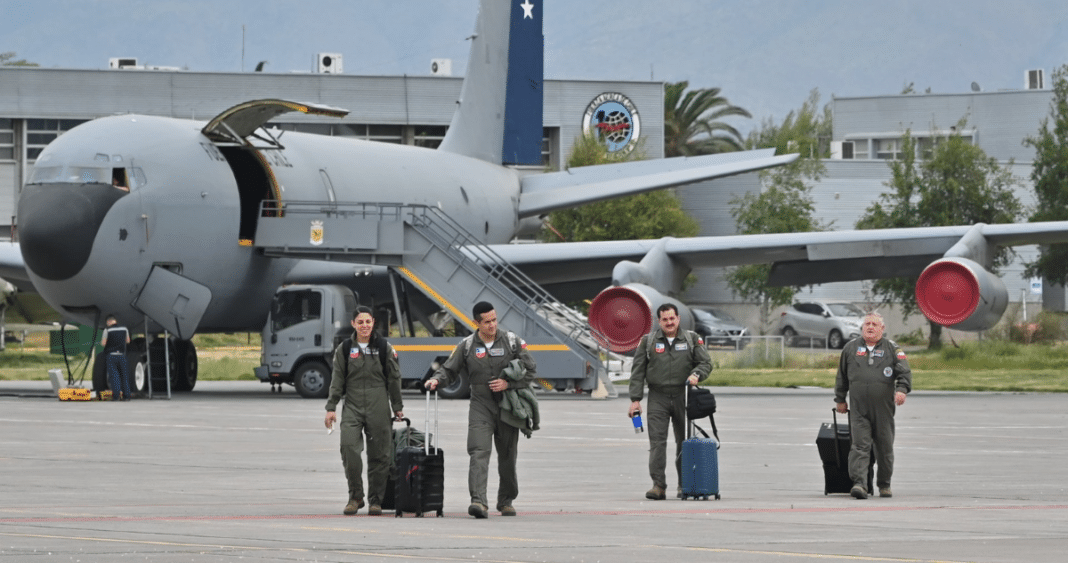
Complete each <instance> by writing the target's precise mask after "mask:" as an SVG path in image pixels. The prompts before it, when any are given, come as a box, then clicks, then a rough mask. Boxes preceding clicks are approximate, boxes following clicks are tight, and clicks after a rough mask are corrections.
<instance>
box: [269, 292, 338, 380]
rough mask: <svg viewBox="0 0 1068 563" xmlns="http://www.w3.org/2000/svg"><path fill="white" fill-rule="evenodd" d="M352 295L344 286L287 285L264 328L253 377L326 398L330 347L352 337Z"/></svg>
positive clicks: (275, 298)
mask: <svg viewBox="0 0 1068 563" xmlns="http://www.w3.org/2000/svg"><path fill="white" fill-rule="evenodd" d="M355 310H356V296H355V295H354V294H353V293H352V290H351V289H349V288H347V287H345V286H342V285H290V286H284V287H282V288H279V290H278V291H277V292H276V293H275V296H274V300H273V301H272V302H271V312H270V316H269V317H268V318H267V324H266V325H265V326H264V327H263V356H262V358H261V361H260V364H261V365H260V367H258V368H256V370H255V372H256V377H257V378H258V379H259V380H260V381H263V382H266V383H271V384H272V390H273V389H274V385H276V384H277V385H278V389H279V390H281V385H282V384H283V383H289V384H292V385H293V386H294V387H296V389H297V392H298V393H300V395H301V396H302V397H314V398H324V397H326V395H327V394H328V393H329V391H330V369H331V365H330V364H331V357H332V354H333V351H334V348H336V347H337V345H338V344H340V343H341V342H342V341H343V340H345V339H346V338H348V337H349V336H351V334H352V325H351V324H350V322H349V321H350V319H351V318H352V312H353V311H355Z"/></svg>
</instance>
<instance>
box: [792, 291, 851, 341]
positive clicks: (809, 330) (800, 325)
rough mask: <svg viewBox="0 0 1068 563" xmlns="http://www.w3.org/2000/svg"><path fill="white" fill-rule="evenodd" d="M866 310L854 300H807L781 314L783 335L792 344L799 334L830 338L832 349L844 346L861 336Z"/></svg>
mask: <svg viewBox="0 0 1068 563" xmlns="http://www.w3.org/2000/svg"><path fill="white" fill-rule="evenodd" d="M863 319H864V311H863V310H861V308H860V307H857V306H856V305H853V304H852V303H828V302H824V301H805V302H801V303H794V304H793V306H791V307H790V308H788V309H786V310H785V311H783V313H782V316H781V317H779V334H782V335H783V336H785V337H786V344H787V345H791V344H793V343H794V342H795V341H796V340H797V337H799V336H800V337H805V338H810V339H811V338H818V339H820V340H826V342H827V347H828V348H841V347H842V346H845V343H846V342H848V341H850V340H852V339H854V338H856V337H858V336H860V324H861V322H862V321H863Z"/></svg>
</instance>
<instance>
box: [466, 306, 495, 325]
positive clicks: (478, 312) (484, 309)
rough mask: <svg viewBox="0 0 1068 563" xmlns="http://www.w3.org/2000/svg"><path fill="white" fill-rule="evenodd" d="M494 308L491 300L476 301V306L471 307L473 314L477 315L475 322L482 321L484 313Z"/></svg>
mask: <svg viewBox="0 0 1068 563" xmlns="http://www.w3.org/2000/svg"><path fill="white" fill-rule="evenodd" d="M492 310H493V304H492V303H490V302H489V301H479V302H478V303H475V306H474V307H473V308H472V309H471V316H473V317H475V322H476V323H480V322H482V315H483V313H488V312H490V311H492Z"/></svg>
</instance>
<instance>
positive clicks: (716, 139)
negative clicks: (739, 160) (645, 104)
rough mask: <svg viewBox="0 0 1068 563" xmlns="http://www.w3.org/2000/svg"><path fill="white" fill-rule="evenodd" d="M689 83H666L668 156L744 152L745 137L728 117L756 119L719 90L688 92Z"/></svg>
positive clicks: (665, 132) (666, 142)
mask: <svg viewBox="0 0 1068 563" xmlns="http://www.w3.org/2000/svg"><path fill="white" fill-rule="evenodd" d="M689 86H690V83H689V82H687V81H685V80H684V81H682V82H674V83H671V82H668V83H665V84H664V156H667V157H672V156H695V155H700V154H715V153H721V152H733V151H739V150H742V146H743V143H742V135H741V133H739V132H738V130H737V129H735V128H734V127H732V126H731V125H728V124H727V123H724V122H723V121H720V120H722V119H723V118H725V117H732V116H740V117H752V115H750V114H749V112H748V111H746V110H744V109H742V108H740V107H737V106H733V105H731V104H730V102H729V101H727V98H725V97H723V96H721V95H720V89H719V88H702V89H700V90H691V91H689V92H686V88H688V87H689Z"/></svg>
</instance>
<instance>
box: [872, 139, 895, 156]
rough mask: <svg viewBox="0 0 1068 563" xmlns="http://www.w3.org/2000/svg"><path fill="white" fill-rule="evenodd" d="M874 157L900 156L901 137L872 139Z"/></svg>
mask: <svg viewBox="0 0 1068 563" xmlns="http://www.w3.org/2000/svg"><path fill="white" fill-rule="evenodd" d="M873 144H874V145H875V158H879V159H882V160H897V159H899V158H901V139H874V143H873Z"/></svg>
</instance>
